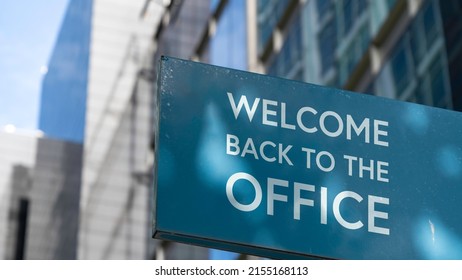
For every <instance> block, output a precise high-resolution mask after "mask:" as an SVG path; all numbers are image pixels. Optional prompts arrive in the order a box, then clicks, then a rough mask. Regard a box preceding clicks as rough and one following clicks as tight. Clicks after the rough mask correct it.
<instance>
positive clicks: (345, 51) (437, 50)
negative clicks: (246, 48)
mask: <svg viewBox="0 0 462 280" xmlns="http://www.w3.org/2000/svg"><path fill="white" fill-rule="evenodd" d="M398 2H399V1H392V0H378V1H367V0H361V1H352V0H327V1H324V0H323V1H321V0H316V1H309V2H307V3H306V4H304V7H303V9H296V12H293V13H292V14H291V22H290V23H289V25H288V26H287V28H285V30H284V32H283V38H284V39H283V44H282V48H281V50H280V51H276V52H275V53H274V54H273V55H272V56H271V57H270V59H268V61H267V63H266V69H267V73H268V74H270V75H276V76H281V77H285V78H290V79H297V80H304V81H309V82H314V83H318V84H324V85H328V86H333V87H339V88H341V87H344V86H346V85H347V84H348V83H351V79H352V77H354V79H358V76H357V75H363V74H358V73H356V72H357V71H358V67H363V69H364V67H371V66H367V65H371V64H370V63H372V62H370V59H371V58H370V54H369V51H370V50H371V48H372V47H374V46H373V44H372V40H373V38H375V37H376V36H378V32H379V31H380V30H381V29H383V24H384V23H385V21H386V20H387V19H388V20H390V19H389V15H390V13H391V12H392V11H393V10H394V9H395V10H396V9H398V8H399V7H397V6H398V5H396V4H397V3H398ZM443 2H444V4H443ZM400 4H401V8H402V7H403V2H400ZM258 5H259V6H258V16H257V23H258V30H259V38H258V40H259V43H261V42H264V41H265V39H264V38H267V37H269V36H271V32H275V24H274V23H273V24H272V22H278V15H280V14H282V12H281V13H279V14H277V13H273V15H272V16H271V17H269V16H268V15H267V13H268V11H270V10H271V11H272V10H274V9H275V6H274V4H272V3H271V1H259V2H258ZM440 5H441V9H440ZM461 6H462V5H460V3H459V1H446V2H445V1H437V0H426V1H423V2H422V3H421V5H420V6H418V12H417V13H416V14H415V16H411V17H412V18H411V19H410V20H409V24H407V25H406V27H405V28H404V31H402V33H400V35H399V36H398V37H397V39H396V43H393V45H391V47H389V48H391V49H390V50H389V51H387V53H386V54H385V55H384V54H380V55H381V56H382V59H381V61H380V64H379V65H378V67H379V68H378V74H377V75H376V76H374V77H373V79H372V82H370V83H369V84H368V85H365V86H364V85H363V86H362V89H361V91H363V92H367V93H373V94H376V95H380V96H385V97H390V98H398V99H401V100H406V101H411V102H418V103H422V104H426V105H432V106H437V107H442V108H453V104H452V103H453V100H455V101H454V103H456V102H460V100H461V98H458V97H455V96H457V94H456V93H454V92H453V94H452V96H453V97H452V100H451V86H452V87H457V86H458V85H459V87H460V84H461V83H460V81H459V79H458V78H456V74H455V71H456V70H453V71H452V72H451V69H459V68H460V66H458V65H459V64H457V63H452V64H450V63H451V61H459V60H460V57H461V55H460V53H461V51H460V49H461V48H460V47H459V48H455V47H454V46H456V45H457V44H455V43H453V42H454V41H457V37H456V36H454V35H452V37H451V34H456V32H457V31H456V30H458V29H457V27H456V26H460V22H461V21H460V20H456V19H455V14H457V13H455V12H453V13H451V11H450V10H452V9H453V10H456V11H457V10H460V9H461ZM404 9H408V7H407V6H406V4H405V5H404ZM395 13H396V11H395ZM451 14H453V19H452V21H450V22H449V20H448V19H446V18H451ZM441 15H443V17H441ZM270 18H272V19H270ZM262 19H265V20H262ZM388 24H390V23H388ZM394 24H395V25H396V24H398V23H397V22H396V23H394ZM457 24H459V25H457ZM386 28H390V27H386ZM391 28H394V27H391ZM395 28H396V29H398V27H395ZM268 30H269V31H268ZM392 32H393V31H392ZM268 33H269V34H270V35H267V34H268ZM382 33H383V30H382ZM381 36H383V35H381ZM260 45H261V44H260ZM445 46H446V48H445ZM454 49H456V50H455V51H453V53H454V54H453V55H452V56H448V55H447V52H446V50H448V53H449V52H450V50H454ZM261 53H262V52H261V50H260V52H259V54H260V55H261ZM448 57H449V62H448ZM451 58H453V59H452V60H451ZM457 59H459V60H457ZM302 61H303V62H302ZM360 64H361V66H360ZM364 65H366V66H364ZM449 65H452V68H451V67H449ZM375 67H377V65H376V66H375ZM355 71H356V72H355ZM360 71H364V70H360ZM366 71H371V70H366ZM459 72H460V71H459ZM367 73H370V72H367ZM451 73H452V74H451ZM355 75H356V76H355ZM359 77H360V76H359ZM454 107H455V106H454Z"/></svg>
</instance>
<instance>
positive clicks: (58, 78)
mask: <svg viewBox="0 0 462 280" xmlns="http://www.w3.org/2000/svg"><path fill="white" fill-rule="evenodd" d="M92 2H93V1H92V0H82V1H74V0H73V1H70V2H69V6H68V8H67V11H66V15H65V16H64V20H63V22H62V25H61V29H60V31H59V34H58V36H57V39H56V43H55V46H54V49H53V52H52V54H51V58H50V61H49V63H48V71H47V73H46V75H45V76H44V78H43V82H42V92H41V103H40V113H39V125H38V127H39V129H40V130H42V131H43V132H44V133H45V135H46V136H47V137H49V138H54V139H61V140H67V141H72V142H77V143H83V140H84V132H85V131H84V130H85V113H86V102H87V86H88V63H89V58H90V33H91V24H92V16H91V15H92Z"/></svg>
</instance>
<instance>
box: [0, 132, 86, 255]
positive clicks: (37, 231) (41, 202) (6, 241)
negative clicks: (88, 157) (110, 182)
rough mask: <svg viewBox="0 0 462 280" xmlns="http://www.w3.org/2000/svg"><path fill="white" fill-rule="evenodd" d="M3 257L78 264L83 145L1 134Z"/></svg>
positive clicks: (0, 244) (0, 245) (0, 231)
mask: <svg viewBox="0 0 462 280" xmlns="http://www.w3.org/2000/svg"><path fill="white" fill-rule="evenodd" d="M0 163H1V164H0V166H1V169H0V173H1V179H0V201H1V203H0V207H1V208H0V215H1V216H0V258H2V259H75V258H76V256H77V228H78V224H79V219H78V218H79V203H78V202H79V194H80V185H81V184H80V183H81V177H80V176H81V169H82V145H81V144H78V143H71V142H67V141H60V140H55V139H46V138H42V137H41V136H40V134H39V133H37V132H26V133H24V132H21V133H11V132H9V133H5V132H0Z"/></svg>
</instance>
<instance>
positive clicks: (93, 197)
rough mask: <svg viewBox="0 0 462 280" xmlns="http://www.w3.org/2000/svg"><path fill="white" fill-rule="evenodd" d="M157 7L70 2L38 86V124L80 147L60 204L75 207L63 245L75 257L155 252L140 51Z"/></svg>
mask: <svg viewBox="0 0 462 280" xmlns="http://www.w3.org/2000/svg"><path fill="white" fill-rule="evenodd" d="M163 9H164V5H163V2H162V1H160V2H159V1H158V2H153V3H151V5H146V3H145V1H144V0H135V1H125V0H84V1H81V0H70V2H69V6H68V9H67V12H66V15H65V18H64V20H63V24H62V26H61V30H60V32H59V35H58V38H57V41H56V45H55V47H54V50H53V54H52V57H51V60H50V62H49V65H48V73H47V74H46V76H45V77H44V80H43V87H42V100H41V111H40V124H39V128H40V129H41V130H42V131H43V132H44V134H45V136H46V137H47V138H53V139H57V140H60V141H70V142H74V143H79V144H80V145H81V147H82V149H81V153H80V157H81V161H82V168H81V169H79V172H81V173H80V175H79V176H78V177H79V180H80V181H79V188H78V190H79V192H78V193H75V194H74V195H73V200H72V201H68V202H66V199H67V197H61V199H60V201H62V203H63V205H65V204H66V203H67V204H69V205H72V206H73V205H74V204H77V205H78V206H79V212H78V213H77V215H75V216H74V217H72V218H71V217H69V219H70V220H73V219H77V221H78V227H76V228H71V229H72V230H73V231H74V232H73V234H74V235H75V236H76V240H77V241H78V242H74V243H69V244H62V245H63V246H64V247H68V248H69V250H73V251H74V258H79V259H145V258H147V257H148V255H149V254H150V253H151V251H152V250H150V249H149V248H151V247H154V246H155V245H154V241H152V239H151V238H150V224H151V221H150V216H149V215H150V214H149V213H150V209H149V207H150V205H149V201H150V200H149V191H150V189H149V186H150V179H151V177H152V162H153V155H152V153H151V152H150V148H149V147H150V132H151V127H150V125H151V122H150V119H151V113H150V105H151V96H152V94H151V84H152V82H151V80H152V78H151V77H152V73H151V70H150V68H151V66H152V65H151V63H150V60H149V59H146V54H149V47H151V46H150V44H149V43H150V42H151V38H152V36H153V32H154V30H155V26H156V25H157V24H158V21H159V17H160V14H161V12H162V10H163ZM43 149H44V150H43V153H44V155H46V154H47V152H50V153H51V152H52V151H49V150H48V148H47V147H43ZM41 151H42V148H40V147H39V150H38V151H37V153H38V155H41V154H42V152H41ZM69 187H70V186H69ZM63 230H64V228H63ZM37 258H40V256H37ZM44 258H53V257H52V256H49V255H46V256H44ZM57 258H59V256H57Z"/></svg>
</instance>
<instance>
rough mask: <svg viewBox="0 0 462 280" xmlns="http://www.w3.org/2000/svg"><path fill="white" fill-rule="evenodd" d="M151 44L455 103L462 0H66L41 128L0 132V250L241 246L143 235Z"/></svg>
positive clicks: (459, 104)
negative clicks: (192, 243) (205, 244)
mask: <svg viewBox="0 0 462 280" xmlns="http://www.w3.org/2000/svg"><path fill="white" fill-rule="evenodd" d="M161 55H169V56H174V57H179V58H184V59H191V60H197V61H202V62H206V63H210V64H215V65H220V66H224V67H230V68H235V69H241V70H247V71H252V72H258V73H264V74H268V75H273V76H280V77H283V78H288V79H293V80H300V81H304V82H310V83H315V84H321V85H326V86H330V87H336V88H344V89H348V90H352V91H356V92H361V93H365V94H373V95H377V96H383V97H387V98H394V99H399V100H403V101H409V102H417V103H421V104H425V105H430V106H436V107H441V108H446V109H454V110H458V111H462V96H461V94H462V91H461V87H462V79H460V77H459V73H461V71H459V70H462V69H461V67H462V0H247V1H246V0H200V1H199V0H198V1H181V0H172V1H161V0H136V1H124V0H83V1H82V0H71V1H70V3H69V6H68V11H67V14H66V17H65V20H64V21H63V24H62V27H61V31H60V33H59V36H58V39H57V42H56V45H55V49H54V51H53V55H52V58H51V60H50V63H49V66H48V69H49V71H48V73H47V75H46V76H45V77H44V80H43V86H42V103H41V112H40V122H39V128H40V130H41V131H43V134H44V135H43V136H40V135H39V136H37V135H35V134H34V135H32V136H31V135H27V136H25V135H19V134H20V133H19V134H18V133H12V131H6V129H5V131H6V132H8V133H3V134H0V142H1V143H2V145H0V148H1V149H2V152H1V153H0V162H1V165H0V166H1V169H0V172H1V174H2V176H1V177H0V178H2V179H0V180H2V181H0V198H1V204H0V224H1V226H0V242H1V243H0V244H3V245H5V246H2V245H0V257H3V258H8V259H10V258H34V259H36V258H38V259H39V258H45V259H49V258H58V259H65V258H79V259H205V258H247V256H240V255H237V254H231V253H226V252H220V251H215V250H208V249H205V248H199V247H193V246H188V245H182V244H177V243H171V242H164V241H157V240H152V239H151V233H150V228H151V226H150V225H151V217H150V208H151V207H152V205H151V202H150V192H151V191H152V170H153V162H154V160H153V159H154V155H153V145H154V144H153V141H152V139H153V129H152V128H153V126H154V125H155V123H156V120H155V119H153V115H155V114H153V113H152V111H153V110H154V108H155V106H153V104H154V103H155V102H156V100H155V98H156V95H155V92H156V78H155V77H156V75H157V73H156V69H157V63H158V60H159V57H160V56H161ZM4 225H5V226H4ZM47 237H48V238H47ZM64 244H65V245H64Z"/></svg>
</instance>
